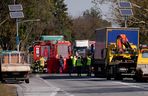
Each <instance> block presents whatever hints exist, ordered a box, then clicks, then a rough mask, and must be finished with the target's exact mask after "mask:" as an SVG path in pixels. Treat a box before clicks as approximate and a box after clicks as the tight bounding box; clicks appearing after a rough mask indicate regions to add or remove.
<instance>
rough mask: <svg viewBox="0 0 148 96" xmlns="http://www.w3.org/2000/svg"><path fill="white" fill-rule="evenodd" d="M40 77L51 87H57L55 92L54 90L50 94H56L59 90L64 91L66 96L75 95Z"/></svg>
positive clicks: (54, 95) (52, 95)
mask: <svg viewBox="0 0 148 96" xmlns="http://www.w3.org/2000/svg"><path fill="white" fill-rule="evenodd" d="M39 79H41V80H43V81H44V82H45V83H46V84H47V85H49V86H50V87H52V88H55V90H54V92H52V93H51V95H50V96H56V95H57V93H58V92H59V91H62V92H63V93H64V94H65V95H66V96H74V95H73V94H70V93H68V92H66V91H64V90H62V89H61V88H59V87H56V86H54V85H52V84H51V83H49V82H48V81H46V80H44V79H42V78H39Z"/></svg>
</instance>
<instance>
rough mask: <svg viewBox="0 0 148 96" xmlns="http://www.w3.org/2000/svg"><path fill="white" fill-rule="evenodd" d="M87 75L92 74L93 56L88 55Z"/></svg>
mask: <svg viewBox="0 0 148 96" xmlns="http://www.w3.org/2000/svg"><path fill="white" fill-rule="evenodd" d="M86 65H87V67H86V68H87V76H91V57H90V56H87V63H86Z"/></svg>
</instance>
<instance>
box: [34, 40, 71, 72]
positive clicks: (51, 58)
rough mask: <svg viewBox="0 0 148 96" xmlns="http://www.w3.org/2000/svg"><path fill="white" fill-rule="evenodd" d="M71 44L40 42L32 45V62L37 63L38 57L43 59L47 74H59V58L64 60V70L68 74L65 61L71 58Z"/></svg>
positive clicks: (66, 42) (67, 42)
mask: <svg viewBox="0 0 148 96" xmlns="http://www.w3.org/2000/svg"><path fill="white" fill-rule="evenodd" d="M71 54H72V53H71V43H70V42H69V41H63V40H62V41H42V42H39V43H37V44H35V45H34V61H35V62H36V61H39V59H40V57H41V56H43V57H44V58H45V60H46V61H45V62H46V64H47V70H48V73H58V72H59V67H60V65H59V56H62V57H63V59H64V70H63V72H64V73H66V72H68V64H67V63H66V61H67V59H68V58H69V57H70V56H71Z"/></svg>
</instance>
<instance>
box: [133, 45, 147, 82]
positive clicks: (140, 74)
mask: <svg viewBox="0 0 148 96" xmlns="http://www.w3.org/2000/svg"><path fill="white" fill-rule="evenodd" d="M135 80H136V81H143V80H148V47H147V46H145V47H141V48H140V50H139V55H138V60H137V67H136V73H135Z"/></svg>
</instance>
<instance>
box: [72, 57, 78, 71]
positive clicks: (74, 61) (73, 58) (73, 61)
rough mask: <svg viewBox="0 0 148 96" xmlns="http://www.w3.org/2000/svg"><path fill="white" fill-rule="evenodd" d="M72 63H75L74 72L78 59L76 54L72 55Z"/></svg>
mask: <svg viewBox="0 0 148 96" xmlns="http://www.w3.org/2000/svg"><path fill="white" fill-rule="evenodd" d="M71 58H72V65H73V72H75V71H76V61H77V57H76V56H72V57H71Z"/></svg>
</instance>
